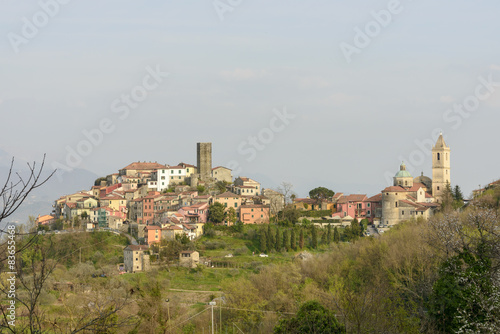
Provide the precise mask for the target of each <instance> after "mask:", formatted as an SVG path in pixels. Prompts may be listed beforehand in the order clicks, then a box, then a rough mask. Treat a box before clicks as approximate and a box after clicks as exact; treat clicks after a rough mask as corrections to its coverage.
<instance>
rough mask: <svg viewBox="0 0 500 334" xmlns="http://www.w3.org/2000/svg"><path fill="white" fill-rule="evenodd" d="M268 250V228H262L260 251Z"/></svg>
mask: <svg viewBox="0 0 500 334" xmlns="http://www.w3.org/2000/svg"><path fill="white" fill-rule="evenodd" d="M266 250H267V238H266V230H264V229H262V230H260V251H261V252H262V253H265V252H266Z"/></svg>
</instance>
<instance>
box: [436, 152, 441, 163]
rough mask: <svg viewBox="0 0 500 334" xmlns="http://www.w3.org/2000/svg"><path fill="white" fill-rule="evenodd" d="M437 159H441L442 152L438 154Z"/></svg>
mask: <svg viewBox="0 0 500 334" xmlns="http://www.w3.org/2000/svg"><path fill="white" fill-rule="evenodd" d="M437 159H438V161H439V160H441V153H438V154H437Z"/></svg>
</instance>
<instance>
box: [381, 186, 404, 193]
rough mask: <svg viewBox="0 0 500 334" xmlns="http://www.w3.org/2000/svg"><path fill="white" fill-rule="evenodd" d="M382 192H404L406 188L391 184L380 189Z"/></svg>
mask: <svg viewBox="0 0 500 334" xmlns="http://www.w3.org/2000/svg"><path fill="white" fill-rule="evenodd" d="M382 192H384V193H391V192H406V189H404V188H402V187H400V186H392V187H387V188H385V189H384V190H382Z"/></svg>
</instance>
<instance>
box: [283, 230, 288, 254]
mask: <svg viewBox="0 0 500 334" xmlns="http://www.w3.org/2000/svg"><path fill="white" fill-rule="evenodd" d="M283 248H284V249H285V250H286V251H287V252H288V251H289V250H290V238H289V237H288V230H284V231H283Z"/></svg>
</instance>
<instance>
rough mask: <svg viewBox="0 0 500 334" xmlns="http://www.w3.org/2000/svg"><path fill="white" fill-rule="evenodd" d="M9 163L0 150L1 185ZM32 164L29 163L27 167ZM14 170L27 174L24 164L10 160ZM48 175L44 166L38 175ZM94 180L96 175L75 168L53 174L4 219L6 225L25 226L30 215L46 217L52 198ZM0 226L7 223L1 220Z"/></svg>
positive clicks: (14, 177) (15, 178)
mask: <svg viewBox="0 0 500 334" xmlns="http://www.w3.org/2000/svg"><path fill="white" fill-rule="evenodd" d="M11 160H12V155H10V154H9V153H7V152H5V151H4V150H2V149H0V182H1V185H3V184H4V182H5V179H6V178H7V175H8V173H9V169H10V163H11ZM40 162H41V161H36V164H37V166H39V164H40ZM32 163H33V162H31V163H30V164H32ZM14 171H15V172H17V173H19V174H20V175H21V176H25V175H28V174H27V172H28V171H29V169H28V166H27V161H23V160H21V159H17V158H16V159H15V161H14ZM51 172H52V169H51V167H50V165H49V164H46V165H45V168H44V170H43V172H42V176H43V177H45V178H46V177H47V176H49V175H50V173H51ZM12 177H13V179H12V180H13V181H15V180H17V179H18V178H17V175H15V174H14V175H13V176H12ZM98 177H99V175H97V174H95V173H92V172H90V171H88V170H85V169H78V168H76V169H74V170H72V171H71V172H65V171H57V172H56V174H54V176H52V178H51V179H50V180H49V181H47V183H45V184H44V185H43V186H41V187H40V188H38V189H35V190H34V191H33V192H32V193H30V196H28V198H26V200H25V201H24V203H23V204H22V205H21V207H19V209H18V210H17V211H16V212H15V213H14V214H13V215H12V216H10V217H9V218H8V222H14V223H25V222H27V221H28V217H29V216H30V215H31V216H35V217H37V216H38V215H47V214H50V213H51V212H52V205H53V204H54V201H55V200H56V199H58V198H59V197H61V196H63V195H67V194H71V193H74V192H77V191H80V190H89V189H90V186H92V185H93V184H94V181H95V179H97V178H98ZM2 205H3V204H2ZM2 223H4V224H5V223H7V222H6V221H4V222H2Z"/></svg>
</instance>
